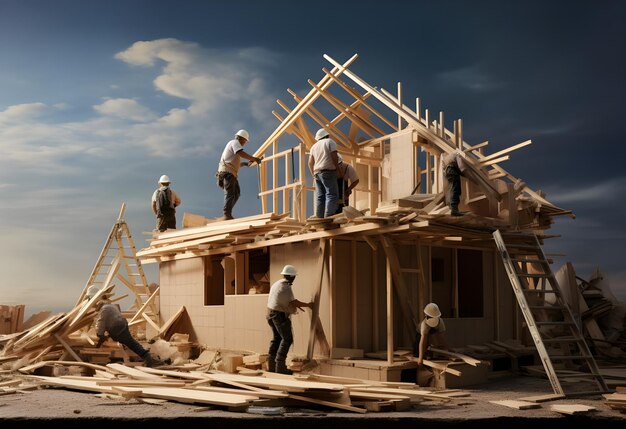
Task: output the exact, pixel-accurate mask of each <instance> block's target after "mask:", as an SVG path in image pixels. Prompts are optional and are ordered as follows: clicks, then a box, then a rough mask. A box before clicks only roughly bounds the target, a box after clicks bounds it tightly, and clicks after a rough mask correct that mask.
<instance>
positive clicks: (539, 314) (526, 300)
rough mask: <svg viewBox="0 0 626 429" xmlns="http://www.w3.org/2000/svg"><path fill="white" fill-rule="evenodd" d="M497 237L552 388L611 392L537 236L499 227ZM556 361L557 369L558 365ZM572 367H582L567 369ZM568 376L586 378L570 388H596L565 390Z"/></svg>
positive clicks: (576, 392) (571, 393)
mask: <svg viewBox="0 0 626 429" xmlns="http://www.w3.org/2000/svg"><path fill="white" fill-rule="evenodd" d="M493 238H494V240H495V243H496V247H497V249H498V251H499V252H500V256H501V257H502V262H503V263H504V268H505V270H506V272H507V274H508V276H509V280H510V281H511V286H512V287H513V290H514V292H515V296H516V297H517V302H518V303H519V306H520V309H521V311H522V314H523V315H524V319H525V320H526V324H527V326H528V330H529V331H530V334H531V336H532V338H533V341H534V343H535V346H536V348H537V352H538V353H539V357H540V358H541V362H542V364H543V367H544V369H545V371H546V374H547V376H548V379H549V380H550V384H551V385H552V389H553V390H554V393H555V394H557V395H566V396H574V395H591V394H600V393H606V392H608V391H609V389H608V387H607V385H606V382H605V381H604V379H603V378H602V375H601V374H600V370H599V369H598V365H597V364H596V361H595V359H594V357H593V355H592V354H591V351H590V350H589V347H588V346H587V343H586V342H585V338H584V337H583V335H582V333H581V331H580V328H579V327H578V325H577V324H576V322H575V319H574V317H573V315H572V311H571V309H570V307H569V306H568V305H567V303H566V302H565V300H564V299H563V295H562V293H561V289H560V288H559V285H558V283H557V281H556V278H555V277H554V274H553V273H552V270H551V269H550V262H549V261H548V259H547V258H546V256H545V254H544V252H543V249H542V248H541V245H540V244H539V240H538V239H537V236H536V235H535V234H525V233H504V234H503V233H501V232H500V231H498V230H496V231H495V232H494V233H493ZM549 295H551V296H553V297H554V299H553V300H550V301H553V303H552V304H551V303H550V302H546V297H547V296H549ZM555 363H557V364H558V365H557V366H559V369H555ZM561 367H562V368H563V369H560V368H561ZM572 368H576V369H577V370H578V371H582V372H577V373H573V372H572V371H567V370H566V369H572ZM568 378H569V379H578V380H579V381H584V383H571V384H570V385H571V387H577V388H580V387H582V385H583V384H584V387H585V388H587V386H588V385H592V387H591V388H588V389H587V390H585V391H581V390H575V389H570V390H571V391H568V392H566V391H565V390H564V388H563V385H562V384H561V380H564V381H567V379H568ZM568 387H569V386H568Z"/></svg>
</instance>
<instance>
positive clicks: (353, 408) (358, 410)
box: [289, 393, 367, 414]
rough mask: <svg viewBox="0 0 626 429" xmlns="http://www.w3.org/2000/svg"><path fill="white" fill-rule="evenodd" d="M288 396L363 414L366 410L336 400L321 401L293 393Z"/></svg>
mask: <svg viewBox="0 0 626 429" xmlns="http://www.w3.org/2000/svg"><path fill="white" fill-rule="evenodd" d="M289 397H290V398H292V399H297V400H299V401H303V402H310V403H312V404H318V405H325V406H327V407H331V408H339V409H340V410H346V411H353V412H355V413H361V414H365V413H366V412H367V410H366V409H364V408H358V407H353V406H351V405H344V404H339V403H337V402H330V401H323V400H321V399H314V398H309V397H306V396H302V395H294V394H292V393H290V394H289Z"/></svg>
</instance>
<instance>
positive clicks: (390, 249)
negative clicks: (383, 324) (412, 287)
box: [380, 235, 419, 335]
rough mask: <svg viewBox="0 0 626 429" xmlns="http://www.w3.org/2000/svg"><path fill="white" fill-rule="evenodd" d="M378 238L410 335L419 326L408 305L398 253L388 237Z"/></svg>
mask: <svg viewBox="0 0 626 429" xmlns="http://www.w3.org/2000/svg"><path fill="white" fill-rule="evenodd" d="M380 240H381V242H382V243H383V248H384V250H385V254H386V255H387V261H388V262H389V266H390V269H391V273H392V275H393V280H394V282H393V285H394V290H395V291H396V294H397V295H398V301H399V302H400V308H402V315H403V320H404V323H405V325H406V328H407V333H408V334H409V335H410V334H411V333H414V332H416V331H417V329H418V328H419V325H418V323H417V319H416V317H415V312H414V311H413V309H412V308H411V306H410V305H409V302H410V300H409V294H408V291H407V288H406V284H405V282H404V278H403V277H402V272H401V271H400V262H399V260H398V254H397V253H396V250H395V247H394V245H393V242H392V241H391V239H389V238H388V237H387V236H385V235H381V236H380Z"/></svg>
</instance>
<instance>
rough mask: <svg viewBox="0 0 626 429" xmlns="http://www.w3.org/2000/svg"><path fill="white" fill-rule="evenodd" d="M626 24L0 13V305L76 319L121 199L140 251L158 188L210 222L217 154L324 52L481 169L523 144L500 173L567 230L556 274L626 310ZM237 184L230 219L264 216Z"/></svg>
mask: <svg viewBox="0 0 626 429" xmlns="http://www.w3.org/2000/svg"><path fill="white" fill-rule="evenodd" d="M624 22H626V3H624V2H621V1H575V2H571V1H523V2H521V1H520V2H509V1H472V2H465V1H445V0H444V1H438V2H432V1H428V2H426V1H410V2H409V1H406V2H405V1H396V0H387V1H384V2H383V1H376V2H374V1H367V0H362V1H354V2H353V1H317V2H315V3H314V4H309V5H308V6H307V7H306V8H305V7H302V6H300V4H299V3H298V2H292V1H271V0H269V1H267V2H256V1H241V0H232V1H230V2H222V1H215V2H214V1H189V0H179V1H176V2H173V1H167V2H166V1H136V0H124V1H121V0H119V1H118V0H110V1H85V0H82V1H74V0H72V1H70V0H55V1H45V0H40V1H36V0H17V1H14V0H0V198H1V201H3V203H2V205H1V207H2V215H1V217H0V219H1V222H0V234H1V236H2V241H3V245H2V246H1V247H0V277H1V278H2V280H1V281H0V303H2V304H14V303H24V304H26V306H27V308H26V310H27V313H31V312H34V311H38V310H40V309H50V310H54V311H60V310H67V309H68V308H69V307H71V306H72V305H73V303H74V301H75V299H76V297H77V295H78V293H80V291H81V290H82V288H83V286H84V284H85V282H86V280H87V278H88V276H89V273H90V272H91V269H92V267H93V264H94V263H95V261H96V258H97V256H98V255H99V253H100V250H101V248H102V245H103V243H104V240H105V238H106V236H107V234H108V233H109V230H110V228H111V225H112V224H113V222H114V221H115V218H116V216H117V213H118V211H119V208H120V206H121V204H122V202H126V204H127V206H128V208H127V212H126V216H125V218H126V220H127V222H128V223H129V225H130V227H131V230H132V231H133V234H134V238H135V240H136V243H137V245H138V246H139V247H143V246H144V245H145V241H144V239H145V238H146V237H147V236H146V235H143V234H142V232H143V231H150V230H152V228H153V227H154V217H153V215H152V213H151V211H150V207H149V198H150V195H151V194H152V192H153V190H154V188H155V186H156V180H157V178H158V177H159V176H160V175H161V174H168V175H169V176H170V177H171V178H172V181H173V188H174V189H176V190H177V191H178V192H179V194H180V195H181V198H182V200H183V205H182V206H181V208H180V210H179V213H180V214H179V217H178V221H179V225H180V221H181V218H182V212H183V211H188V212H192V213H197V214H202V215H205V216H207V217H213V216H219V215H220V214H221V213H220V207H221V205H222V194H221V192H220V191H219V190H218V189H217V188H216V187H215V184H214V179H213V173H214V171H215V167H216V164H217V160H218V157H219V154H220V153H221V150H222V148H223V146H224V144H225V143H226V142H227V141H228V140H229V139H230V138H231V136H232V135H233V133H234V132H235V131H236V130H237V129H239V128H246V129H248V130H249V131H250V133H251V140H250V143H249V147H247V148H248V149H250V150H251V151H252V150H254V149H255V148H256V147H258V145H259V144H260V143H261V142H262V141H264V140H265V138H266V137H267V136H268V135H269V134H270V132H271V131H272V130H273V128H274V127H275V126H276V125H277V121H276V119H275V118H274V116H273V115H272V113H271V111H272V110H274V109H275V110H280V108H279V107H278V106H277V105H276V103H275V100H276V99H277V98H280V99H281V100H283V101H286V102H288V103H289V102H290V101H291V97H290V96H289V94H288V93H287V91H286V89H287V88H291V89H293V90H295V91H296V92H298V93H299V94H301V95H304V94H305V93H306V91H308V84H307V79H313V80H315V81H318V80H319V79H320V78H321V77H322V71H321V68H322V67H329V64H328V63H327V62H326V61H325V60H324V59H323V57H322V55H323V54H325V53H326V54H329V55H331V56H332V57H333V58H335V59H336V60H338V61H344V60H346V59H347V58H349V57H350V56H352V55H353V54H354V53H358V54H359V59H358V60H357V61H356V63H355V64H354V65H353V66H352V67H351V69H352V70H353V71H354V72H355V73H357V74H358V75H359V76H361V77H362V78H364V79H366V80H367V81H368V82H369V83H370V84H372V85H374V86H377V87H383V88H386V89H394V88H395V86H396V82H398V81H401V82H402V83H403V92H404V94H405V97H407V98H408V99H410V98H412V97H420V98H421V99H422V102H423V104H424V105H426V107H428V108H429V109H431V111H434V112H437V111H439V110H444V111H445V113H446V118H450V120H451V119H453V118H458V117H462V118H463V120H464V137H465V138H466V140H467V141H469V142H471V143H479V142H482V141H484V140H489V141H490V145H489V152H490V153H491V152H495V151H497V150H500V149H503V148H505V147H508V146H511V145H514V144H516V143H519V142H522V141H525V140H527V139H532V140H533V144H532V145H530V146H528V147H525V148H523V149H520V150H518V151H515V152H514V153H513V154H512V156H511V160H510V161H507V162H506V163H504V164H502V166H503V167H504V168H506V169H507V170H508V171H509V172H510V173H512V174H513V175H515V176H517V177H521V178H522V179H523V180H525V181H526V182H527V183H528V184H529V186H530V187H531V188H533V189H535V190H542V191H544V192H546V194H547V197H548V199H549V200H551V201H552V202H554V203H555V204H557V205H559V206H561V207H564V208H567V209H572V210H573V211H574V212H575V213H576V215H577V219H576V220H571V219H569V218H566V217H560V218H556V223H555V225H554V228H553V229H552V230H551V231H550V232H551V233H554V234H561V235H562V238H560V239H555V240H552V241H549V244H548V245H547V251H549V252H555V253H562V254H565V256H562V257H559V258H557V266H556V267H555V269H556V268H558V266H559V265H560V264H561V263H563V262H565V261H571V262H573V263H574V267H575V268H576V271H577V274H578V275H580V276H581V277H583V278H588V277H589V276H590V274H591V272H592V271H593V269H594V268H595V267H596V266H600V268H601V270H602V271H603V272H604V273H605V275H606V276H607V277H608V279H609V281H610V283H611V285H612V287H613V289H614V290H615V292H616V293H617V295H618V296H621V298H622V299H626V268H625V264H624V262H625V261H624V251H623V246H624V239H625V238H626V227H625V226H624V221H623V220H624V217H625V216H624V215H625V214H626V213H625V212H626V210H625V207H626V201H625V198H624V197H625V196H626V173H624V168H623V157H624V155H625V153H626V149H625V148H624V143H625V142H624V133H623V131H622V124H623V117H622V114H623V111H624V109H623V102H624V99H626V97H625V96H626V88H625V86H626V85H625V79H624V76H626V46H625V44H626V26H624V24H623V23H624ZM291 105H292V104H291ZM246 173H247V172H246V171H243V174H242V178H241V180H242V187H243V193H242V198H241V200H240V202H239V203H238V204H237V206H236V207H235V213H234V214H235V216H245V215H250V214H254V213H257V212H259V211H260V204H259V200H257V199H256V195H255V192H256V187H257V185H256V178H255V177H254V175H253V174H252V173H250V174H246ZM153 268H154V267H153V266H151V267H149V268H148V270H147V271H148V275H149V277H150V280H151V281H158V279H157V276H156V271H155V270H154V269H153Z"/></svg>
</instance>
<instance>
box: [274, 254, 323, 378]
mask: <svg viewBox="0 0 626 429" xmlns="http://www.w3.org/2000/svg"><path fill="white" fill-rule="evenodd" d="M280 274H281V275H282V276H283V279H282V280H278V281H277V282H276V283H274V284H273V285H272V287H271V288H270V294H269V297H268V299H267V323H268V324H269V325H270V328H272V340H271V341H270V348H269V352H268V357H267V366H268V368H267V369H268V371H270V372H278V373H280V374H291V371H290V370H289V369H287V365H286V363H285V360H286V359H287V352H288V351H289V347H291V344H292V343H293V332H292V329H291V319H290V318H289V316H290V315H291V314H294V313H296V311H297V309H300V310H302V307H309V308H313V303H312V302H309V303H305V302H302V301H298V300H297V299H296V298H295V297H294V296H293V290H292V287H291V286H292V285H293V281H294V280H295V278H296V275H297V274H298V273H297V271H296V269H295V267H294V266H293V265H285V266H284V268H283V270H282V271H281V272H280Z"/></svg>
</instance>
